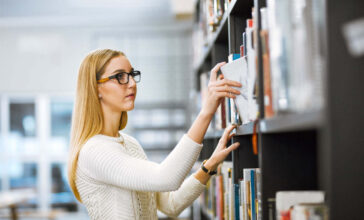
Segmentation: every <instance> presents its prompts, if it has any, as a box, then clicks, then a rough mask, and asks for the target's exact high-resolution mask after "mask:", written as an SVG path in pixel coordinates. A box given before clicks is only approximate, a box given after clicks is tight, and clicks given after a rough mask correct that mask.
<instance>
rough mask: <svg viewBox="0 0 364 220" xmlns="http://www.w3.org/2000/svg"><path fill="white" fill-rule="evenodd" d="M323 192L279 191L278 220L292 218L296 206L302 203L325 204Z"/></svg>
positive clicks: (277, 200)
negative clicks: (293, 208) (291, 214)
mask: <svg viewBox="0 0 364 220" xmlns="http://www.w3.org/2000/svg"><path fill="white" fill-rule="evenodd" d="M324 200H325V194H324V192H323V191H278V192H277V193H276V214H277V219H282V218H286V217H287V216H290V212H291V209H292V207H293V206H294V205H298V204H301V203H324Z"/></svg>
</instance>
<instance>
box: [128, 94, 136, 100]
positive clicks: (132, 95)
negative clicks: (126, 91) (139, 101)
mask: <svg viewBox="0 0 364 220" xmlns="http://www.w3.org/2000/svg"><path fill="white" fill-rule="evenodd" d="M126 98H132V99H134V98H135V95H134V94H130V95H127V96H126Z"/></svg>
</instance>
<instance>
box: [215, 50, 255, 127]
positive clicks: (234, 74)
mask: <svg viewBox="0 0 364 220" xmlns="http://www.w3.org/2000/svg"><path fill="white" fill-rule="evenodd" d="M221 72H222V74H223V75H224V78H226V79H229V80H234V81H238V82H240V83H241V84H242V87H241V88H238V87H235V89H237V90H239V91H240V93H241V94H240V95H237V96H236V98H235V99H234V103H235V105H236V108H237V109H238V112H239V116H240V119H241V121H242V123H243V124H246V123H249V121H250V120H249V103H250V101H249V99H250V98H252V97H249V92H248V88H249V85H248V66H247V60H246V57H241V58H239V59H236V60H234V61H233V62H231V63H227V64H225V65H224V66H222V67H221ZM252 86H253V87H254V85H252Z"/></svg>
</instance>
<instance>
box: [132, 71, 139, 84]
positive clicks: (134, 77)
mask: <svg viewBox="0 0 364 220" xmlns="http://www.w3.org/2000/svg"><path fill="white" fill-rule="evenodd" d="M132 76H133V79H134V81H135V82H137V83H138V82H140V78H141V77H140V71H133V72H132Z"/></svg>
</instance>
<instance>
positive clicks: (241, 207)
mask: <svg viewBox="0 0 364 220" xmlns="http://www.w3.org/2000/svg"><path fill="white" fill-rule="evenodd" d="M233 173H234V168H233V163H232V162H231V161H225V162H223V163H222V164H221V165H220V166H219V167H218V173H217V175H215V176H213V177H211V179H210V180H209V182H208V183H207V185H206V188H205V190H204V192H203V193H202V194H201V196H200V200H201V203H202V207H203V209H204V210H205V212H207V213H208V215H209V216H210V217H211V218H212V219H218V220H223V219H224V220H234V219H235V220H261V219H262V194H261V171H260V169H259V168H251V169H243V171H242V176H243V178H242V179H240V180H239V181H238V183H234V177H233ZM268 219H269V220H328V219H329V217H328V209H327V206H326V204H325V193H324V192H323V191H278V192H277V193H276V197H275V198H268Z"/></svg>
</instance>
